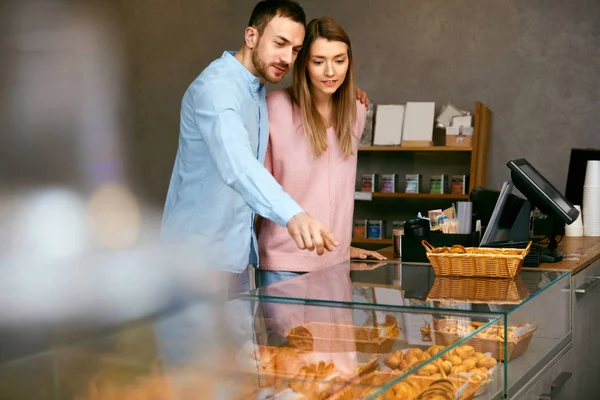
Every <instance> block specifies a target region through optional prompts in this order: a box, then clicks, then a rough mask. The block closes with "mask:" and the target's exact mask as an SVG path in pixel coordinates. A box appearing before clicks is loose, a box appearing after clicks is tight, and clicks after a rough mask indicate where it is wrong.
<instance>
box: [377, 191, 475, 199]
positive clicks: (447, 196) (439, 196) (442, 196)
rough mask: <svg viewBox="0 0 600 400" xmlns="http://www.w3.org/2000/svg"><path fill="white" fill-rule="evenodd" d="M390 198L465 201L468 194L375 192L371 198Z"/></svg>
mask: <svg viewBox="0 0 600 400" xmlns="http://www.w3.org/2000/svg"><path fill="white" fill-rule="evenodd" d="M377 197H391V198H397V199H447V200H466V199H468V198H469V195H468V194H436V193H387V192H375V193H373V198H377Z"/></svg>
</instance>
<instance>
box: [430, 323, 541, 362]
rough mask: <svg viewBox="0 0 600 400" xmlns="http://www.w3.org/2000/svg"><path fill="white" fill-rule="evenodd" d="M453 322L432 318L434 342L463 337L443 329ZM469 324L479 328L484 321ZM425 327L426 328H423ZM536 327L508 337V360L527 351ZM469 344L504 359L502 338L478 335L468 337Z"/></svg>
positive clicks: (444, 343)
mask: <svg viewBox="0 0 600 400" xmlns="http://www.w3.org/2000/svg"><path fill="white" fill-rule="evenodd" d="M451 322H452V323H454V322H455V321H452V320H448V319H442V320H436V319H434V320H433V329H434V331H433V333H434V335H435V342H436V344H441V345H443V346H449V345H451V344H453V343H454V342H457V341H459V340H461V339H462V338H463V336H464V335H460V334H458V333H450V332H446V331H444V330H443V329H444V327H445V326H446V325H447V324H448V323H451ZM469 324H471V325H473V326H474V327H475V328H479V327H481V326H482V325H484V322H469ZM423 329H427V328H423ZM536 329H537V326H535V325H532V327H531V329H529V330H528V331H527V332H525V333H524V334H523V335H521V336H519V337H518V338H516V339H508V340H507V341H506V342H507V344H508V360H509V361H510V360H514V359H515V358H517V357H519V356H520V355H521V354H523V353H525V351H527V348H528V347H529V343H531V339H532V338H533V332H535V330H536ZM466 344H468V345H469V346H473V348H474V349H475V351H478V352H480V353H490V354H491V355H492V357H494V358H495V359H497V360H500V361H504V340H503V339H500V338H498V339H488V338H482V337H478V336H474V337H473V338H471V339H469V341H468V342H467V343H466Z"/></svg>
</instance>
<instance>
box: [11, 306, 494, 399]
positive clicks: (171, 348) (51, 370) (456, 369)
mask: <svg viewBox="0 0 600 400" xmlns="http://www.w3.org/2000/svg"><path fill="white" fill-rule="evenodd" d="M215 310H216V312H215ZM359 311H360V312H359ZM434 312H435V310H427V309H419V310H402V311H401V310H396V309H394V308H391V307H385V306H382V307H380V306H376V305H368V306H360V305H357V306H356V307H355V306H352V305H346V304H331V305H326V304H318V305H310V304H302V303H299V302H298V303H293V302H292V303H290V302H285V301H277V300H274V301H263V300H261V299H238V300H233V301H229V302H228V303H226V304H225V305H224V306H222V307H221V305H214V304H207V303H206V302H201V301H198V302H194V301H190V302H189V303H186V304H182V305H180V306H178V307H177V308H176V309H171V310H168V311H163V312H160V313H158V314H156V315H153V316H152V317H150V318H146V319H144V320H141V321H135V322H131V323H125V324H121V325H119V326H117V327H114V328H113V329H110V331H109V332H108V331H107V332H104V333H99V332H95V333H94V334H92V335H89V337H86V338H79V339H78V340H76V341H74V342H72V343H68V344H67V343H65V341H62V344H61V345H54V346H52V347H51V348H50V349H48V350H46V351H43V352H39V353H37V354H31V355H28V356H24V357H20V358H17V359H13V360H10V361H7V362H4V363H3V364H2V365H0V398H2V399H34V398H35V399H40V400H43V399H60V400H62V399H78V400H100V399H101V400H111V399H118V400H139V399H144V400H145V399H148V400H151V399H157V400H159V399H160V400H167V399H169V400H170V399H201V398H202V399H204V398H210V399H213V398H214V399H221V398H222V399H356V398H380V396H383V397H381V398H386V399H396V398H397V399H417V398H419V399H429V398H431V399H433V398H437V397H429V396H430V395H431V396H433V395H434V394H436V393H437V394H439V393H444V396H449V397H448V398H452V399H454V398H456V399H471V398H473V397H474V396H476V395H482V394H485V393H488V392H497V391H500V390H501V389H502V387H503V382H504V376H503V369H502V368H499V367H498V366H499V363H498V360H497V359H496V358H494V356H493V352H485V353H481V352H478V351H476V349H475V348H473V347H472V346H469V345H465V344H463V343H465V342H468V341H469V340H470V339H472V338H474V337H476V335H478V334H481V333H483V332H484V331H485V330H486V329H490V328H492V327H493V326H495V325H496V324H498V323H499V318H494V317H492V316H490V315H483V314H482V315H480V316H474V317H473V318H472V319H471V321H472V322H478V323H480V325H479V326H478V327H477V328H476V329H475V330H473V331H461V332H459V333H458V335H459V336H460V339H459V340H457V341H455V342H454V343H451V344H449V345H447V346H443V345H436V344H434V341H433V337H432V336H431V335H429V334H428V333H427V332H426V331H422V333H420V334H419V340H420V342H419V343H411V341H410V340H409V338H407V337H406V335H404V334H403V330H404V329H406V326H407V325H405V324H406V323H407V322H405V321H409V320H411V319H412V320H413V321H414V323H415V324H416V325H415V326H420V327H423V326H426V325H427V324H430V321H432V320H433V318H434V317H435V315H434ZM377 321H378V322H377ZM427 321H429V322H427ZM221 323H223V324H224V325H221ZM401 324H402V325H401ZM419 396H420V397H419Z"/></svg>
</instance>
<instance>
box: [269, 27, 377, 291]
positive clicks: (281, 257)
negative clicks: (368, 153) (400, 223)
mask: <svg viewBox="0 0 600 400" xmlns="http://www.w3.org/2000/svg"><path fill="white" fill-rule="evenodd" d="M355 93H356V89H355V86H354V68H353V64H352V48H351V45H350V39H349V38H348V35H346V33H345V32H344V30H343V29H342V28H341V27H340V26H339V25H338V24H337V23H336V22H335V21H334V20H332V19H331V18H327V17H322V18H318V19H314V20H312V21H311V22H310V23H309V24H308V25H307V27H306V36H305V38H304V43H303V45H302V50H300V53H299V54H298V57H297V59H296V64H295V66H294V75H293V81H292V86H291V88H288V89H285V90H278V91H275V92H273V93H271V94H269V96H268V97H267V107H268V110H269V129H270V139H269V147H268V149H267V155H266V159H265V166H266V167H267V169H269V171H271V173H272V174H273V176H274V177H275V179H277V181H278V182H279V183H280V184H281V185H282V186H283V188H284V190H285V191H286V192H287V193H289V194H290V195H291V196H292V197H293V198H294V200H296V201H297V202H298V203H299V204H300V206H301V207H302V208H303V209H304V210H306V211H307V212H308V213H309V214H311V215H312V216H314V217H316V218H318V219H320V220H321V221H323V222H325V223H326V224H327V226H329V228H330V229H331V230H332V232H333V233H334V234H335V236H336V237H337V238H338V240H339V242H340V245H339V246H338V247H337V248H336V249H335V250H333V251H332V252H329V253H326V254H324V255H322V256H318V255H317V254H314V253H308V252H305V251H301V250H298V249H297V247H296V245H295V242H294V241H293V239H292V238H290V236H289V234H288V233H287V230H286V228H285V227H280V226H277V225H276V224H274V223H272V222H271V221H269V220H265V219H263V220H262V221H260V222H259V223H260V226H259V232H260V234H259V238H258V245H259V253H260V269H259V276H260V282H261V285H263V286H264V285H266V284H270V283H273V282H276V281H279V280H282V279H287V278H290V277H293V276H295V275H297V274H299V273H305V272H310V271H314V270H317V269H320V268H323V267H326V266H329V265H332V264H335V263H339V262H342V261H344V260H347V259H348V258H367V257H368V256H370V257H374V258H376V259H378V260H384V259H385V257H383V256H381V255H380V254H379V253H377V252H372V251H368V250H362V249H356V248H352V247H351V246H350V242H351V237H352V219H353V213H354V188H355V181H356V161H357V149H358V141H359V139H360V135H361V134H362V131H363V127H364V124H365V118H366V110H365V107H364V106H363V105H361V104H360V102H359V101H357V100H356V99H355V97H356V94H355Z"/></svg>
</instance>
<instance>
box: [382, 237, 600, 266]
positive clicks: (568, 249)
mask: <svg viewBox="0 0 600 400" xmlns="http://www.w3.org/2000/svg"><path fill="white" fill-rule="evenodd" d="M558 250H559V251H560V252H561V253H562V254H563V260H562V261H560V262H557V263H551V264H547V263H546V264H540V266H539V267H537V268H539V269H547V270H562V271H569V272H571V274H572V275H575V274H577V273H579V272H581V271H583V270H584V269H586V268H587V267H589V266H590V265H592V264H593V263H594V262H596V261H597V260H599V259H600V237H587V236H584V237H563V238H562V240H561V241H560V243H559V244H558ZM378 251H379V252H380V253H381V254H382V255H384V256H386V257H387V258H388V262H401V259H400V258H399V257H397V256H396V255H395V254H394V248H393V247H392V246H390V247H385V248H383V249H381V250H378Z"/></svg>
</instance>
